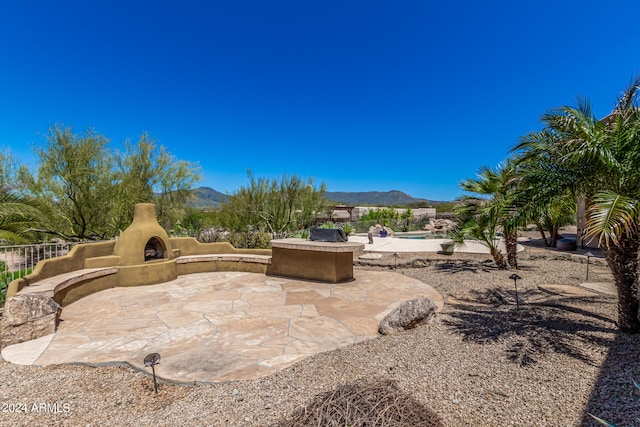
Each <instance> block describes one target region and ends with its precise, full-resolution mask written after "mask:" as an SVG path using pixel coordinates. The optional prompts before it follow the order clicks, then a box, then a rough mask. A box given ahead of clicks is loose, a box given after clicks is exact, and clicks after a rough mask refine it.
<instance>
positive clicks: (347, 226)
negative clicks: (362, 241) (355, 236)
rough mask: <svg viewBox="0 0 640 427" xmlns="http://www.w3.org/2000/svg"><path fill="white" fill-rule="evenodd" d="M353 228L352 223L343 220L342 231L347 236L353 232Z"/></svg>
mask: <svg viewBox="0 0 640 427" xmlns="http://www.w3.org/2000/svg"><path fill="white" fill-rule="evenodd" d="M354 230H355V228H354V227H353V225H351V223H350V222H345V223H344V224H342V231H344V232H345V234H346V235H347V236H348V235H349V234H351V233H353V231H354Z"/></svg>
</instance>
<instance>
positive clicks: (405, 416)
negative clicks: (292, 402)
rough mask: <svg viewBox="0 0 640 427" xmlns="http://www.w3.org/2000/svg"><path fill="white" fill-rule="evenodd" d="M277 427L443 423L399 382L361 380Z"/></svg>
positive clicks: (411, 426) (406, 426)
mask: <svg viewBox="0 0 640 427" xmlns="http://www.w3.org/2000/svg"><path fill="white" fill-rule="evenodd" d="M277 425H278V426H279V427H300V426H323V427H331V426H336V427H338V426H340V427H344V426H350V427H365V426H380V427H392V426H393V427H415V426H425V427H428V426H442V425H443V423H442V421H441V420H440V417H439V416H438V415H437V414H436V413H435V412H433V411H432V410H430V409H429V408H427V407H425V406H424V405H423V404H422V403H420V402H418V401H417V400H416V399H414V398H413V396H411V395H409V394H407V393H405V392H403V391H402V390H400V389H399V388H398V386H397V384H396V382H395V381H392V380H380V379H378V380H368V379H361V380H358V381H356V382H354V383H352V384H345V385H342V386H339V387H337V388H335V389H334V390H330V391H328V392H325V393H322V394H319V395H317V396H316V397H315V398H314V399H313V400H312V401H311V402H310V403H309V404H308V405H306V406H305V407H303V408H300V409H298V410H296V411H295V412H294V413H293V414H292V415H291V416H290V417H287V419H285V420H282V421H280V422H279V423H278V424H277Z"/></svg>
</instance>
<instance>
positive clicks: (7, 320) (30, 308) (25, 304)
mask: <svg viewBox="0 0 640 427" xmlns="http://www.w3.org/2000/svg"><path fill="white" fill-rule="evenodd" d="M61 311H62V307H60V306H59V305H58V304H57V303H56V302H55V301H54V300H53V299H51V298H50V297H48V296H46V295H42V294H23V295H16V296H14V297H11V298H9V299H8V300H7V301H6V302H5V305H4V313H3V315H2V322H1V323H0V348H4V347H7V346H10V345H12V344H18V343H21V342H25V341H30V340H32V339H35V338H40V337H43V336H45V335H50V334H53V333H54V332H55V331H56V327H57V325H58V319H59V317H60V312H61Z"/></svg>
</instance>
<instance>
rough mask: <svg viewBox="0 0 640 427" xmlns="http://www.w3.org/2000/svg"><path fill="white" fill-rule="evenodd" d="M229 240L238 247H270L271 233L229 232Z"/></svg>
mask: <svg viewBox="0 0 640 427" xmlns="http://www.w3.org/2000/svg"><path fill="white" fill-rule="evenodd" d="M227 241H228V242H229V243H231V244H232V245H233V247H235V248H238V249H269V247H270V246H269V242H270V241H271V234H269V233H267V232H265V231H242V232H236V233H229V234H228V237H227Z"/></svg>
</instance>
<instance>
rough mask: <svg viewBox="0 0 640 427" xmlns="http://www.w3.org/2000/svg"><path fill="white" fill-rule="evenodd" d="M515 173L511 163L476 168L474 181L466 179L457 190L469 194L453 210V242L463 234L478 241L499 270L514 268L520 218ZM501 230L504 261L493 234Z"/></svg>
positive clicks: (462, 237)
mask: <svg viewBox="0 0 640 427" xmlns="http://www.w3.org/2000/svg"><path fill="white" fill-rule="evenodd" d="M515 177H516V170H515V167H514V165H513V164H512V163H509V162H508V163H506V164H504V165H500V166H499V167H498V168H497V169H492V168H490V167H487V166H483V167H482V168H480V171H479V172H478V176H477V177H476V178H472V179H467V180H465V181H463V182H461V183H460V187H461V188H462V189H463V190H464V191H467V192H469V193H472V195H466V196H464V197H463V198H462V199H461V202H462V203H461V204H460V206H459V207H458V208H456V213H457V214H458V220H459V222H458V224H459V226H458V228H457V229H456V230H455V232H454V241H456V242H458V243H461V242H462V240H463V239H464V238H465V235H467V236H468V237H471V238H473V239H476V240H479V241H481V242H482V243H483V244H484V245H486V246H487V247H488V248H489V251H490V252H491V255H492V256H493V259H494V261H495V262H496V264H497V265H498V267H499V268H504V269H506V268H508V267H511V268H518V257H517V243H518V232H517V228H518V224H519V220H520V218H521V217H520V216H518V215H516V209H515V205H514V203H515V199H514V195H515V192H514V189H515V187H514V184H515V182H516V181H515ZM499 230H501V231H502V233H503V236H504V239H505V246H506V249H507V260H506V261H505V260H504V256H503V255H502V253H501V252H500V250H499V249H498V246H497V244H498V241H497V240H496V234H497V232H498V231H499Z"/></svg>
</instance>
